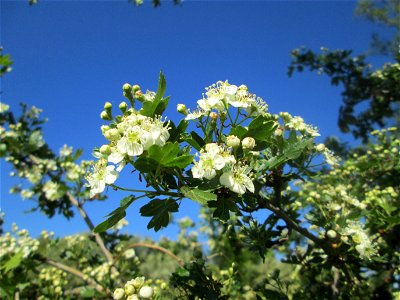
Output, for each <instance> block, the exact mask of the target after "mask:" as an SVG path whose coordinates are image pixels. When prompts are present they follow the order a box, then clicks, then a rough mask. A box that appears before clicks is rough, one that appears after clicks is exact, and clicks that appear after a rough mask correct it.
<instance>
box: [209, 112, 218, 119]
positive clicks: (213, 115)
mask: <svg viewBox="0 0 400 300" xmlns="http://www.w3.org/2000/svg"><path fill="white" fill-rule="evenodd" d="M210 118H211V119H213V120H214V121H215V120H216V119H218V114H217V113H216V112H214V111H213V112H211V113H210Z"/></svg>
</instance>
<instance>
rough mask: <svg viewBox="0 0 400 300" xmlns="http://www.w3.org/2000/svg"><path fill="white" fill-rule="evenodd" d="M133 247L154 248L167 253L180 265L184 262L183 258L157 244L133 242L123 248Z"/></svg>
mask: <svg viewBox="0 0 400 300" xmlns="http://www.w3.org/2000/svg"><path fill="white" fill-rule="evenodd" d="M135 247H146V248H150V249H155V250H158V251H161V252H163V253H165V254H167V255H168V256H170V257H172V258H173V259H174V260H176V261H177V262H178V264H179V265H180V266H181V267H182V266H183V264H184V262H183V260H182V259H181V258H179V257H178V256H176V255H175V254H173V253H172V252H171V251H169V250H168V249H165V248H163V247H161V246H158V245H152V244H146V243H134V244H129V245H128V246H127V247H126V248H125V250H128V249H130V248H135Z"/></svg>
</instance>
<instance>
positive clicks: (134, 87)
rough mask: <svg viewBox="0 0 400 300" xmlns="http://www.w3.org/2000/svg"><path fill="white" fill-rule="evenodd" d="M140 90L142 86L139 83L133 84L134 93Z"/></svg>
mask: <svg viewBox="0 0 400 300" xmlns="http://www.w3.org/2000/svg"><path fill="white" fill-rule="evenodd" d="M139 90H140V86H139V85H137V84H135V85H133V86H132V93H133V94H135V93H136V92H137V91H139Z"/></svg>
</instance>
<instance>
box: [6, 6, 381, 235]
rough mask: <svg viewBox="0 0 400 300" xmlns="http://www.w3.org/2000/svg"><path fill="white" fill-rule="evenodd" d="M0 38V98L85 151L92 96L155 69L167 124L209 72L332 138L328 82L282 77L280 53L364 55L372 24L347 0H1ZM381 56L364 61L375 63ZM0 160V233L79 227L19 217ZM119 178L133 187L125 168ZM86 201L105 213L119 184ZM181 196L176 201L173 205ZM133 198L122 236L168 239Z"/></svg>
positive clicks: (94, 212) (152, 74)
mask: <svg viewBox="0 0 400 300" xmlns="http://www.w3.org/2000/svg"><path fill="white" fill-rule="evenodd" d="M0 5H1V44H2V45H3V47H4V50H5V52H6V53H10V54H11V55H12V58H13V60H14V65H13V71H12V72H11V73H10V74H8V75H6V76H5V77H4V78H3V79H2V86H1V91H2V94H1V98H2V101H4V102H6V103H8V104H10V105H11V106H12V108H16V107H17V105H18V103H20V102H25V103H28V104H30V105H35V106H37V107H40V108H42V109H43V110H44V112H43V116H44V117H46V118H48V119H49V122H48V123H47V124H46V125H45V127H44V133H45V139H46V141H47V142H48V143H49V145H50V146H51V147H52V148H53V149H55V150H58V149H59V148H60V147H61V146H62V145H64V144H68V145H71V146H74V147H75V148H83V149H84V150H85V152H84V155H83V158H85V159H91V154H90V153H91V150H92V149H93V148H94V147H96V146H100V145H102V144H103V143H104V142H105V141H104V139H103V137H102V135H101V132H100V126H101V125H102V124H103V123H102V121H101V120H100V118H99V113H100V112H101V110H102V106H103V104H104V102H106V101H109V102H111V103H113V104H114V105H118V103H120V102H121V101H122V100H124V99H123V97H122V90H121V87H122V85H123V84H124V83H125V82H129V83H139V84H140V85H141V87H142V88H143V89H144V90H145V89H152V90H155V89H156V86H157V78H158V73H159V71H160V70H161V69H162V70H163V72H164V73H165V76H166V79H167V94H168V95H171V101H170V106H169V108H168V109H167V111H166V113H165V115H166V116H168V118H169V119H172V120H174V121H177V122H178V121H179V119H180V116H179V115H178V114H177V113H176V112H175V108H176V104H177V103H186V105H187V106H189V107H195V105H196V101H197V100H198V99H199V98H200V97H201V93H202V92H203V91H204V87H206V86H208V85H210V84H212V83H213V82H216V81H217V80H229V82H231V83H233V84H238V85H240V84H246V85H247V86H248V87H249V89H250V90H251V91H252V92H253V93H256V94H257V95H258V96H260V97H262V98H263V99H264V100H265V101H266V102H267V103H268V104H269V107H270V111H271V112H273V113H278V112H280V111H288V112H289V113H291V114H293V115H300V116H302V117H303V118H304V119H305V120H306V122H308V123H311V124H314V125H315V126H317V127H318V128H319V129H320V132H321V135H322V138H321V140H322V139H323V138H325V137H326V136H328V135H337V136H340V137H341V138H343V139H344V140H348V141H351V137H350V136H348V135H343V134H340V132H339V130H338V127H337V116H338V108H339V106H340V104H341V97H340V89H338V88H333V87H331V86H330V85H329V80H328V78H326V77H323V76H321V77H318V76H317V75H315V74H308V73H303V74H295V76H294V77H293V78H291V79H289V78H288V77H287V67H288V65H289V63H290V51H291V50H293V49H294V48H298V47H300V46H306V47H310V48H312V49H314V50H317V49H319V48H320V47H321V46H324V47H328V48H330V49H339V48H340V49H354V51H355V53H356V54H360V53H362V52H364V51H365V50H366V49H367V48H368V46H369V42H370V36H371V33H372V32H374V31H375V32H376V31H378V32H379V30H381V29H380V28H379V27H376V26H374V25H372V24H370V23H368V22H366V21H363V20H361V19H359V18H356V17H354V15H353V11H354V8H355V5H356V2H353V1H291V2H289V1H288V2H286V1H186V2H184V3H183V4H182V5H181V6H173V5H172V4H171V3H169V2H167V3H164V4H163V5H162V6H161V7H160V8H156V9H154V8H152V7H151V5H150V4H149V3H145V5H143V6H142V7H134V6H133V5H132V4H131V3H128V2H127V1H44V0H43V1H41V2H40V3H39V4H38V5H35V6H33V7H30V6H28V4H27V1H1V4H0ZM384 61H385V59H384V58H382V57H374V58H372V59H371V62H373V63H374V64H377V65H379V64H381V63H383V62H384ZM9 172H10V168H9V166H8V165H7V164H5V163H4V161H2V162H1V209H2V211H4V212H5V213H6V222H7V223H6V226H5V228H6V229H9V228H10V225H11V222H17V224H18V225H19V226H20V227H21V228H27V229H29V230H30V232H31V233H32V234H33V235H37V234H38V233H40V231H41V230H43V229H48V230H54V231H55V232H56V234H57V235H60V236H63V235H68V234H72V233H75V232H80V231H83V230H87V228H86V227H85V224H84V223H83V221H82V220H80V219H79V216H77V217H76V218H75V219H73V220H72V221H69V222H68V221H66V220H64V219H63V218H61V217H55V218H53V219H51V220H48V219H46V217H45V216H44V215H41V214H40V213H33V214H24V213H23V211H24V210H28V209H29V208H30V207H32V203H29V202H23V201H22V200H21V199H20V198H19V197H16V196H13V195H9V194H8V190H9V188H10V187H11V186H12V185H13V184H15V183H17V182H18V181H16V180H15V179H10V178H9V177H8V174H9ZM119 183H121V185H124V186H126V187H128V186H130V187H131V188H134V187H136V188H137V187H140V185H139V183H138V182H137V178H136V177H135V178H133V177H130V176H129V172H125V173H124V175H123V178H122V180H121V181H119ZM108 194H109V197H110V198H109V199H108V200H107V201H106V202H102V203H90V204H88V205H87V209H88V212H89V215H90V216H91V217H92V219H93V221H94V222H95V223H99V222H101V220H102V218H103V216H104V215H106V214H107V213H109V212H110V211H111V210H113V209H114V208H115V207H116V206H117V205H118V203H119V200H120V199H121V198H122V197H123V196H125V195H126V194H124V193H123V192H120V193H113V192H109V193H108ZM184 202H185V201H184ZM144 203H145V201H142V202H140V203H139V204H138V205H133V206H132V207H130V208H129V209H128V216H127V219H128V221H129V222H130V225H129V226H128V228H127V230H128V231H129V232H130V233H132V234H139V235H143V236H144V235H146V236H151V237H153V238H158V237H159V236H161V235H166V236H169V237H174V236H175V235H176V232H177V227H176V226H171V227H169V228H167V229H166V230H163V231H161V232H159V233H157V234H154V233H153V232H152V231H151V232H148V231H147V229H146V224H147V222H148V219H147V218H143V217H140V215H139V212H138V211H139V207H140V205H143V204H144ZM197 213H198V207H197V205H195V204H192V203H190V202H189V201H186V202H185V203H184V204H183V205H182V207H181V211H180V213H179V214H177V215H176V217H177V218H180V217H183V216H186V215H187V216H190V217H192V218H196V216H197Z"/></svg>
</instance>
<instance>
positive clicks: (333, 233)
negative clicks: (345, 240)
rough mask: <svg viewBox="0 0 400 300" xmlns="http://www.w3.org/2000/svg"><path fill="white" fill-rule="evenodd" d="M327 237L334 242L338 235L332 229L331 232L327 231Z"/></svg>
mask: <svg viewBox="0 0 400 300" xmlns="http://www.w3.org/2000/svg"><path fill="white" fill-rule="evenodd" d="M326 236H327V237H328V238H330V239H331V240H334V239H336V237H337V233H336V231H335V230H332V229H330V230H328V231H327V233H326Z"/></svg>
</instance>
